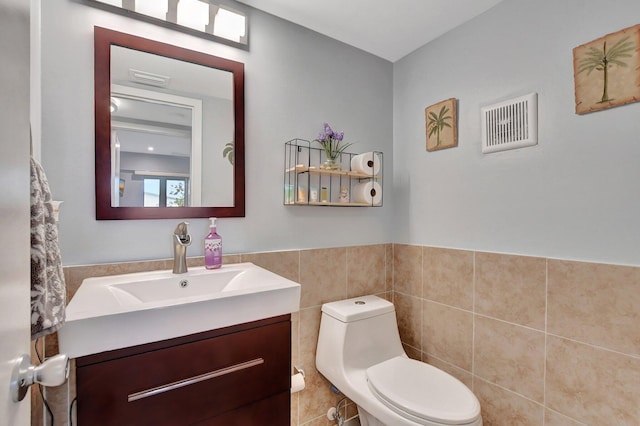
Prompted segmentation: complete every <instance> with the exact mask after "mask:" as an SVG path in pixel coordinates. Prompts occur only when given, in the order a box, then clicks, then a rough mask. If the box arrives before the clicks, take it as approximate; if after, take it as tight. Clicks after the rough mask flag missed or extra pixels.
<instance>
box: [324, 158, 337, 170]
mask: <svg viewBox="0 0 640 426" xmlns="http://www.w3.org/2000/svg"><path fill="white" fill-rule="evenodd" d="M320 168H321V169H323V170H340V169H341V168H342V164H341V163H339V162H338V161H336V159H335V158H327V160H326V161H325V162H324V163H322V165H321V166H320Z"/></svg>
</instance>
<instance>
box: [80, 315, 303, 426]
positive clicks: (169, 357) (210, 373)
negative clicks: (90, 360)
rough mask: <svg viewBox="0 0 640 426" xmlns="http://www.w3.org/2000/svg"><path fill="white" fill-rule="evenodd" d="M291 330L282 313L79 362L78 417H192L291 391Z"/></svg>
mask: <svg viewBox="0 0 640 426" xmlns="http://www.w3.org/2000/svg"><path fill="white" fill-rule="evenodd" d="M290 333H291V323H290V322H289V321H283V322H277V323H274V324H270V325H266V326H261V327H256V328H250V329H248V330H245V331H241V332H236V333H231V334H225V335H221V336H218V337H214V338H210V339H206V340H199V341H194V342H190V343H186V344H180V345H177V346H171V347H167V348H163V349H160V350H154V351H149V352H144V353H139V354H135V355H131V356H127V357H123V358H118V359H113V360H110V361H106V362H101V363H96V364H90V365H85V366H80V367H78V369H77V372H76V374H77V394H78V401H77V404H78V405H77V410H78V423H79V424H80V426H85V425H91V424H101V425H112V424H113V425H124V424H126V425H137V424H139V425H149V424H153V425H172V426H173V425H182V424H192V423H196V422H199V421H203V420H205V419H208V418H212V417H214V416H218V415H220V414H221V413H225V412H227V411H231V410H234V409H237V408H238V407H241V406H243V405H246V404H251V403H253V402H256V401H258V400H260V399H264V398H266V397H269V396H272V395H275V394H277V393H281V392H283V391H287V392H288V389H289V386H290V365H291V364H290V362H291V361H290V357H291V355H290V354H291V340H290V339H291V338H290ZM96 421H98V423H96Z"/></svg>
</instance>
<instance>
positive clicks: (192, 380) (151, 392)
mask: <svg viewBox="0 0 640 426" xmlns="http://www.w3.org/2000/svg"><path fill="white" fill-rule="evenodd" d="M260 364H264V359H262V358H256V359H254V360H251V361H247V362H243V363H240V364H236V365H232V366H231V367H225V368H221V369H220V370H215V371H210V372H208V373H204V374H200V375H199V376H193V377H190V378H188V379H184V380H179V381H177V382H173V383H168V384H166V385H162V386H157V387H155V388H151V389H147V390H143V391H141V392H136V393H132V394H130V395H129V396H127V402H133V401H137V400H139V399H143V398H147V397H150V396H153V395H157V394H160V393H164V392H168V391H170V390H174V389H178V388H182V387H185V386H189V385H193V384H194V383H199V382H203V381H205V380H209V379H213V378H214V377H220V376H224V375H226V374H230V373H234V372H236V371H240V370H245V369H247V368H250V367H255V366H256V365H260Z"/></svg>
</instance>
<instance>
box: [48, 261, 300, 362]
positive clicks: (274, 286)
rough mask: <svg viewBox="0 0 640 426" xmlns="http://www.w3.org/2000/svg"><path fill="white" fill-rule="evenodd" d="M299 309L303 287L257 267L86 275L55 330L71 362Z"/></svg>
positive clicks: (249, 265)
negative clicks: (179, 272)
mask: <svg viewBox="0 0 640 426" xmlns="http://www.w3.org/2000/svg"><path fill="white" fill-rule="evenodd" d="M299 308H300V284H298V283H296V282H293V281H291V280H288V279H286V278H283V277H281V276H279V275H276V274H274V273H272V272H269V271H267V270H266V269H263V268H260V267H259V266H256V265H254V264H252V263H238V264H232V265H224V266H223V267H222V268H220V269H216V270H207V269H205V268H204V267H198V268H190V270H189V272H187V273H186V274H179V275H178V274H173V273H172V272H171V271H153V272H140V273H135V274H124V275H113V276H109V277H100V278H88V279H86V280H84V281H83V282H82V285H81V286H80V288H79V289H78V291H77V292H76V294H75V295H74V297H73V298H72V299H71V302H70V303H69V305H68V306H67V311H66V322H65V324H64V325H63V326H62V328H60V330H59V331H58V340H59V346H60V352H61V353H66V354H67V355H69V356H70V357H71V358H77V357H80V356H84V355H90V354H95V353H99V352H104V351H109V350H114V349H120V348H124V347H128V346H135V345H140V344H144V343H150V342H155V341H159V340H165V339H171V338H174V337H180V336H185V335H188V334H193V333H199V332H202V331H207V330H213V329H217V328H221V327H227V326H231V325H236V324H242V323H245V322H250V321H256V320H260V319H264V318H269V317H273V316H277V315H284V314H288V313H291V312H296V311H298V310H299Z"/></svg>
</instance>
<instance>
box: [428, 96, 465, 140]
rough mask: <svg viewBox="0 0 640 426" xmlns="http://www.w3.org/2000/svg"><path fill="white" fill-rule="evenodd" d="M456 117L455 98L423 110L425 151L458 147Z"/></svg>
mask: <svg viewBox="0 0 640 426" xmlns="http://www.w3.org/2000/svg"><path fill="white" fill-rule="evenodd" d="M456 115H457V114H456V99H455V98H450V99H446V100H444V101H440V102H438V103H437V104H434V105H431V106H428V107H426V108H425V110H424V116H425V120H426V123H425V124H426V132H427V151H437V150H439V149H445V148H452V147H454V146H458V121H457V117H456Z"/></svg>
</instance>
